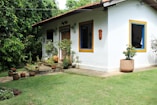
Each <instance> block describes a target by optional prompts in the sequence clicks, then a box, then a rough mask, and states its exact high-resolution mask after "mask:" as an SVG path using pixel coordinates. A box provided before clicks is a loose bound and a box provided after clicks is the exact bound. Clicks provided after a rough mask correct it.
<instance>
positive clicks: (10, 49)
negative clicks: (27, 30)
mask: <svg viewBox="0 0 157 105" xmlns="http://www.w3.org/2000/svg"><path fill="white" fill-rule="evenodd" d="M24 48H25V47H24V44H23V43H22V42H21V41H20V39H19V38H17V37H15V36H11V37H10V38H6V39H4V40H3V46H2V47H1V49H0V51H1V52H2V55H1V56H2V64H4V65H8V66H9V67H11V66H15V65H17V64H18V63H20V62H21V61H22V59H23V58H24V55H23V50H24Z"/></svg>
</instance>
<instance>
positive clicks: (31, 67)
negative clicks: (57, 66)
mask: <svg viewBox="0 0 157 105" xmlns="http://www.w3.org/2000/svg"><path fill="white" fill-rule="evenodd" d="M25 68H26V70H28V72H29V76H35V75H36V73H37V72H39V68H38V66H37V65H35V64H27V65H26V66H25Z"/></svg>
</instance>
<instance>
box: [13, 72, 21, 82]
mask: <svg viewBox="0 0 157 105" xmlns="http://www.w3.org/2000/svg"><path fill="white" fill-rule="evenodd" d="M12 77H13V80H18V79H19V78H20V77H19V74H18V73H13V76H12Z"/></svg>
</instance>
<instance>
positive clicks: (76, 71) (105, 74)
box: [65, 67, 157, 77]
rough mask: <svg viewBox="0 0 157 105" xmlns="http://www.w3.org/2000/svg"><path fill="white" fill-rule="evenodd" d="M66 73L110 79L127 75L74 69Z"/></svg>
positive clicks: (116, 72) (136, 70) (142, 69)
mask: <svg viewBox="0 0 157 105" xmlns="http://www.w3.org/2000/svg"><path fill="white" fill-rule="evenodd" d="M152 69H157V67H146V68H140V69H135V70H134V71H133V72H141V71H146V70H152ZM65 72H67V73H76V74H82V75H88V76H96V77H110V76H115V75H122V74H126V73H124V72H120V71H113V72H103V71H95V70H85V69H73V68H72V69H68V70H67V71H65Z"/></svg>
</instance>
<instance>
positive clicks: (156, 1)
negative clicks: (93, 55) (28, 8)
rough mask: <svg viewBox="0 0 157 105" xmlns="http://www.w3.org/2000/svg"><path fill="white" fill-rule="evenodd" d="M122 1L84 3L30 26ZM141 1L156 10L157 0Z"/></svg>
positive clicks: (104, 0)
mask: <svg viewBox="0 0 157 105" xmlns="http://www.w3.org/2000/svg"><path fill="white" fill-rule="evenodd" d="M123 1H126V0H101V2H97V3H93V4H89V5H85V6H82V7H79V8H77V9H74V10H71V11H68V12H66V13H64V14H61V15H58V16H55V17H51V18H49V19H45V20H43V21H40V22H37V23H35V24H33V25H32V27H36V26H41V25H43V24H45V23H47V22H51V21H55V20H56V19H60V18H63V17H66V16H70V15H74V14H77V13H80V12H85V10H87V9H94V8H98V7H102V6H103V3H109V4H107V5H106V7H107V6H110V5H114V4H117V3H119V2H123ZM143 1H144V2H145V3H147V4H148V5H150V6H151V7H153V8H154V9H156V10H157V0H143Z"/></svg>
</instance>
